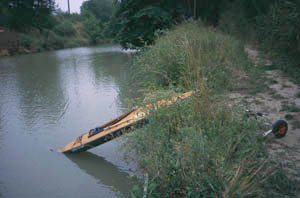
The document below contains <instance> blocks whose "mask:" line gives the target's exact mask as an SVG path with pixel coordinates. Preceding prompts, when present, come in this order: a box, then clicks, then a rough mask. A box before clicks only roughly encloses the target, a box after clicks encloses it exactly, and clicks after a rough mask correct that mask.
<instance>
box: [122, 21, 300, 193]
mask: <svg viewBox="0 0 300 198" xmlns="http://www.w3.org/2000/svg"><path fill="white" fill-rule="evenodd" d="M131 70H132V72H133V73H132V76H133V81H132V82H135V83H134V86H135V87H134V88H132V90H135V91H136V90H140V92H141V93H142V94H144V96H145V97H146V100H145V101H143V102H142V103H144V102H145V103H153V102H154V101H157V100H159V99H160V98H165V97H171V96H173V95H174V94H175V93H176V92H185V91H188V90H192V89H194V90H195V89H197V90H199V91H198V92H197V94H195V95H194V96H193V97H192V98H191V99H190V100H188V101H184V102H179V103H176V104H175V105H171V106H166V107H162V108H159V109H158V110H156V111H154V112H153V113H152V114H151V116H150V118H149V124H148V125H146V126H145V127H144V128H142V129H139V130H138V132H136V133H134V135H133V136H130V137H129V140H128V142H129V144H128V147H129V150H131V151H132V152H133V153H134V154H133V155H132V157H134V156H138V157H137V158H136V160H137V161H138V162H139V164H140V168H141V169H142V170H143V171H144V172H145V173H146V174H147V175H149V180H148V182H147V183H146V184H145V185H144V186H140V187H139V188H135V189H134V193H135V194H136V195H137V196H138V197H139V196H142V195H143V194H145V193H146V194H147V195H148V196H149V197H153V196H158V197H199V196H203V197H237V196H239V197H246V196H252V197H272V196H273V197H274V196H291V197H293V196H296V194H297V192H296V186H297V185H298V184H297V182H296V180H294V178H291V177H288V176H287V173H286V172H285V170H284V168H283V167H284V165H283V163H282V162H281V161H278V159H277V158H273V157H271V155H270V152H268V149H267V148H268V147H269V146H270V145H271V144H272V142H273V141H274V140H273V138H269V137H268V138H264V137H263V136H262V133H263V132H264V131H265V130H267V127H265V126H264V125H263V123H262V122H259V121H256V120H251V119H246V118H245V116H244V108H245V107H247V106H245V105H243V104H242V103H241V102H237V103H235V102H234V103H233V102H232V101H231V100H230V94H231V93H234V92H239V93H244V94H252V95H256V94H259V93H261V92H264V91H265V89H264V86H265V80H266V78H265V76H264V70H263V68H261V67H256V66H254V64H253V63H252V61H251V60H250V59H249V58H248V54H247V52H246V51H245V50H244V45H243V43H241V42H239V41H238V40H236V39H234V38H233V37H231V36H228V35H224V34H222V33H220V32H217V31H216V30H215V29H210V28H209V27H205V26H204V25H203V24H201V23H196V22H191V23H185V24H181V25H179V26H177V27H176V28H174V29H173V30H171V31H167V32H166V34H165V35H164V36H162V37H160V38H158V39H157V40H156V42H155V45H153V46H149V47H147V49H146V50H145V51H144V52H143V53H142V54H141V55H139V56H137V57H136V58H135V60H134V63H133V66H132V68H131ZM132 82H131V86H132V84H133V83H132ZM146 93H148V94H146ZM149 93H150V94H149ZM140 105H142V104H140ZM128 155H130V152H129V154H128ZM144 189H146V190H144Z"/></svg>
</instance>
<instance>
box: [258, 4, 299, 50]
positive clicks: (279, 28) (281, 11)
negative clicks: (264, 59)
mask: <svg viewBox="0 0 300 198" xmlns="http://www.w3.org/2000/svg"><path fill="white" fill-rule="evenodd" d="M257 22H258V25H257V27H258V28H259V29H258V39H259V40H260V41H262V42H264V43H265V44H266V45H267V46H268V47H271V48H272V49H273V50H277V51H280V52H284V53H285V54H287V55H300V3H299V1H294V0H291V1H286V0H279V1H277V2H275V3H274V4H273V5H272V6H271V8H270V11H269V12H268V13H267V14H266V15H263V16H259V17H258V19H257Z"/></svg>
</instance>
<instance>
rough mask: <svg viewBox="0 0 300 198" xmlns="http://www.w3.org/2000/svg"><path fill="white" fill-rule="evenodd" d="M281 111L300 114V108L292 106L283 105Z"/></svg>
mask: <svg viewBox="0 0 300 198" xmlns="http://www.w3.org/2000/svg"><path fill="white" fill-rule="evenodd" d="M280 111H288V112H300V108H299V107H296V106H291V105H287V104H283V105H282V106H281V109H280Z"/></svg>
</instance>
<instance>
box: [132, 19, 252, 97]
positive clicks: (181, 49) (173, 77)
mask: <svg viewBox="0 0 300 198" xmlns="http://www.w3.org/2000/svg"><path fill="white" fill-rule="evenodd" d="M249 64H250V63H249V61H248V59H247V55H246V54H245V52H244V49H243V45H242V44H241V43H240V42H238V41H237V40H235V39H233V38H232V37H229V36H225V35H222V34H220V33H217V32H215V31H214V30H213V29H208V28H204V27H203V26H202V25H201V24H197V23H196V22H193V23H185V24H182V25H179V26H177V27H176V28H175V30H172V31H167V32H166V35H164V36H162V37H160V38H159V39H158V40H157V41H156V44H155V45H153V46H149V47H148V48H147V50H146V51H145V52H144V53H142V54H141V55H140V56H138V57H137V58H136V60H135V61H134V65H133V69H132V70H133V71H134V73H133V77H134V81H135V82H136V83H137V84H139V86H140V87H144V88H149V87H152V88H154V89H155V87H165V88H166V87H169V86H179V87H183V88H186V89H197V88H199V81H200V80H201V79H205V82H206V83H207V86H208V87H209V88H213V89H215V90H218V91H221V90H224V88H229V87H230V86H231V85H233V84H232V83H233V80H232V79H231V74H232V73H237V72H238V71H239V70H241V68H242V67H243V66H244V68H246V67H248V66H249Z"/></svg>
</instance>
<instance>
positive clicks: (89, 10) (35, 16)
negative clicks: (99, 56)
mask: <svg viewBox="0 0 300 198" xmlns="http://www.w3.org/2000/svg"><path fill="white" fill-rule="evenodd" d="M0 11H1V13H3V17H1V19H0V27H6V28H8V29H9V30H10V31H15V32H18V33H19V34H18V38H17V39H18V40H19V42H18V43H17V45H12V46H11V45H9V46H8V47H9V52H10V53H12V54H14V53H28V52H39V51H45V50H52V49H61V48H70V47H78V46H85V45H95V44H98V43H103V42H109V40H110V39H111V38H110V36H109V35H108V34H106V33H105V32H107V30H106V29H107V26H108V25H107V24H108V22H109V20H110V17H111V15H112V12H113V3H112V1H109V0H107V1H99V0H89V1H85V2H84V3H83V5H82V7H81V14H77V13H75V14H68V13H63V12H61V11H60V10H58V9H57V7H56V6H55V1H54V0H49V1H43V0H18V1H11V0H5V1H1V2H0ZM99 13H101V14H99ZM14 40H16V39H13V41H14ZM2 43H5V42H2Z"/></svg>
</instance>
